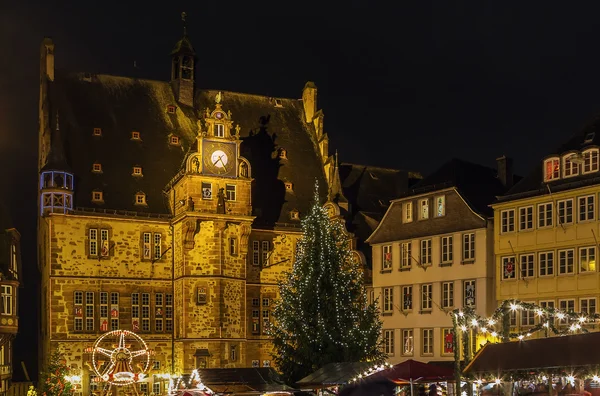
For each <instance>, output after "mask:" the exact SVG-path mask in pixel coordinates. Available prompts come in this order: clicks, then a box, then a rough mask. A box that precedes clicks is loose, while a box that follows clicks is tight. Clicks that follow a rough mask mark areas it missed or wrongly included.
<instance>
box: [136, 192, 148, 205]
mask: <svg viewBox="0 0 600 396" xmlns="http://www.w3.org/2000/svg"><path fill="white" fill-rule="evenodd" d="M135 204H136V205H146V194H144V193H136V194H135Z"/></svg>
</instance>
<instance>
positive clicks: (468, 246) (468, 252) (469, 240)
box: [462, 232, 475, 262]
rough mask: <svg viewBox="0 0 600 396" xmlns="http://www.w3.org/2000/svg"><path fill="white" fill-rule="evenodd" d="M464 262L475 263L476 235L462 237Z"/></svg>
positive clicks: (469, 234) (471, 233)
mask: <svg viewBox="0 0 600 396" xmlns="http://www.w3.org/2000/svg"><path fill="white" fill-rule="evenodd" d="M462 258H463V262H466V261H475V233H474V232H469V233H466V234H463V235H462Z"/></svg>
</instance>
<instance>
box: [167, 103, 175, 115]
mask: <svg viewBox="0 0 600 396" xmlns="http://www.w3.org/2000/svg"><path fill="white" fill-rule="evenodd" d="M167 113H169V114H175V106H173V105H168V106H167Z"/></svg>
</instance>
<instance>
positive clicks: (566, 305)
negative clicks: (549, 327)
mask: <svg viewBox="0 0 600 396" xmlns="http://www.w3.org/2000/svg"><path fill="white" fill-rule="evenodd" d="M570 306H571V307H570ZM558 309H559V310H561V311H563V312H567V313H568V312H575V299H574V298H565V299H562V300H558ZM558 322H559V323H560V324H562V325H564V324H567V323H569V318H568V317H565V318H564V319H562V320H561V319H559V321H558Z"/></svg>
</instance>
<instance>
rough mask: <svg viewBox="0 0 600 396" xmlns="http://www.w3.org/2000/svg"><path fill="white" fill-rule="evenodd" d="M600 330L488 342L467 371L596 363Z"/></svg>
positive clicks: (500, 370)
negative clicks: (596, 331) (498, 342)
mask: <svg viewBox="0 0 600 396" xmlns="http://www.w3.org/2000/svg"><path fill="white" fill-rule="evenodd" d="M598 356H600V333H585V334H577V335H571V336H562V337H547V338H539V339H531V340H526V341H512V342H505V343H500V344H492V343H489V344H486V345H485V346H484V347H483V348H482V349H481V350H480V351H479V353H478V354H477V355H476V356H475V358H474V359H473V360H472V361H471V363H469V364H468V365H467V367H465V369H464V371H463V373H464V374H480V373H498V372H509V371H519V370H530V369H540V368H546V369H548V368H555V367H556V368H558V367H581V366H588V365H597V364H598Z"/></svg>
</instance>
